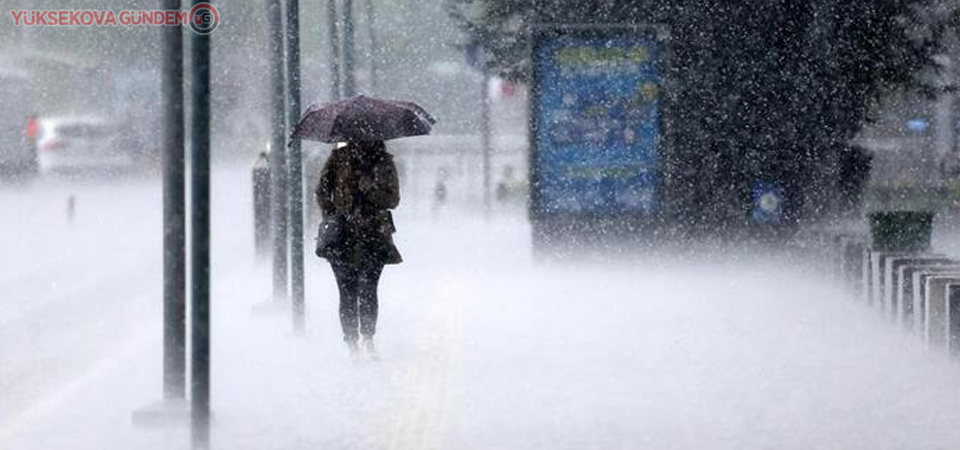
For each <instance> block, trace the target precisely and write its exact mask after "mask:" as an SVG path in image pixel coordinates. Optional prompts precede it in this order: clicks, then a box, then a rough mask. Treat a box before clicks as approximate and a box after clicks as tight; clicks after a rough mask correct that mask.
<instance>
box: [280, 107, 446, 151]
mask: <svg viewBox="0 0 960 450" xmlns="http://www.w3.org/2000/svg"><path fill="white" fill-rule="evenodd" d="M434 123H436V120H435V119H434V118H433V116H431V115H430V113H428V112H427V111H426V110H425V109H423V108H421V107H420V105H417V104H416V103H412V102H404V101H399V100H384V99H379V98H371V97H365V96H363V95H358V96H356V97H351V98H348V99H345V100H340V101H336V102H332V103H325V104H322V105H315V106H311V107H309V108H307V112H305V113H304V114H303V117H301V118H300V123H298V124H297V126H296V128H294V130H293V135H292V136H291V137H292V138H299V139H306V140H311V141H320V142H330V143H332V142H347V141H386V140H388V139H396V138H401V137H407V136H420V135H424V134H429V133H430V128H431V127H432V126H433V124H434Z"/></svg>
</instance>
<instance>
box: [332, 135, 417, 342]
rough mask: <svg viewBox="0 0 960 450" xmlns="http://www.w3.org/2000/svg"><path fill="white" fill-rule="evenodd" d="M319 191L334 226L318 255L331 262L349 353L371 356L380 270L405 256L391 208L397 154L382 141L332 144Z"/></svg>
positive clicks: (397, 198)
mask: <svg viewBox="0 0 960 450" xmlns="http://www.w3.org/2000/svg"><path fill="white" fill-rule="evenodd" d="M316 195H317V203H318V205H319V206H320V211H321V213H322V215H323V222H324V224H327V223H329V224H333V225H334V228H335V230H336V231H335V233H333V234H334V235H333V236H326V238H327V241H329V242H327V243H326V244H328V245H326V246H324V245H322V244H323V243H319V244H318V250H317V254H318V256H321V257H323V258H326V259H327V260H328V261H329V262H330V266H331V267H332V268H333V274H334V276H335V277H336V280H337V286H338V288H339V290H340V324H341V326H342V327H343V340H344V342H346V344H347V346H348V347H349V349H350V351H351V353H353V354H357V353H359V351H360V350H363V351H364V352H365V353H367V354H369V355H371V356H372V355H373V354H374V345H373V336H374V334H375V333H376V328H377V315H378V309H379V304H378V303H379V301H378V298H377V285H378V283H379V281H380V274H381V273H382V271H383V267H384V265H386V264H399V263H400V262H401V261H402V258H401V257H400V252H399V251H398V250H397V247H396V245H394V242H393V233H394V232H395V231H396V228H395V226H394V223H393V215H392V214H391V212H390V210H391V209H394V208H396V207H397V204H398V203H399V202H400V189H399V181H398V178H397V167H396V164H394V162H393V156H392V155H391V154H389V153H387V151H386V146H385V145H384V143H383V141H358V142H350V143H348V144H347V145H346V146H343V147H341V148H337V149H334V150H333V152H332V153H331V154H330V156H329V157H328V158H327V161H326V163H325V164H324V166H323V169H322V170H321V171H320V180H319V183H318V184H317V190H316ZM324 237H325V236H324V235H323V233H321V236H320V238H324ZM321 247H323V248H321Z"/></svg>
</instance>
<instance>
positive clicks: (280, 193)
mask: <svg viewBox="0 0 960 450" xmlns="http://www.w3.org/2000/svg"><path fill="white" fill-rule="evenodd" d="M267 15H268V20H269V23H270V49H271V52H270V67H271V68H272V69H273V98H272V99H271V100H272V102H273V104H272V105H273V119H272V120H273V140H272V144H271V151H270V176H271V183H270V184H271V187H270V191H271V197H272V199H271V200H272V202H271V206H272V207H273V298H274V300H286V299H287V287H288V283H289V280H288V274H287V262H288V258H289V256H290V255H289V253H288V249H287V204H288V202H287V155H286V147H287V146H286V145H285V144H286V142H285V141H286V135H287V132H286V129H285V126H286V122H285V120H286V107H285V103H286V102H285V101H284V100H285V97H286V91H285V89H284V79H283V6H282V5H281V4H280V0H270V2H269V3H268V4H267Z"/></svg>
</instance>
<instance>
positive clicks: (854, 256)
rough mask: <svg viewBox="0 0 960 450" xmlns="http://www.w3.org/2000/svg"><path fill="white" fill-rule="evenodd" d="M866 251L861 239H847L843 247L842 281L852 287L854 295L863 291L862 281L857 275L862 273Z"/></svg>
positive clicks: (863, 240) (864, 242)
mask: <svg viewBox="0 0 960 450" xmlns="http://www.w3.org/2000/svg"><path fill="white" fill-rule="evenodd" d="M866 250H867V243H866V240H865V239H863V238H862V237H855V238H851V239H849V240H848V241H847V242H846V243H845V244H844V246H843V266H842V269H841V270H842V272H843V279H844V281H845V282H846V283H847V284H848V285H850V286H852V287H853V292H854V293H855V294H860V293H862V291H863V280H862V279H860V277H859V275H860V274H861V273H862V272H863V253H864V252H865V251H866Z"/></svg>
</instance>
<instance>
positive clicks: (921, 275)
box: [911, 264, 960, 333]
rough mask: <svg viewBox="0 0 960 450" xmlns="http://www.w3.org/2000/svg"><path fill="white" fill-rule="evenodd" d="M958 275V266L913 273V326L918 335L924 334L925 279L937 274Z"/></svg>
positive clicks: (930, 268)
mask: <svg viewBox="0 0 960 450" xmlns="http://www.w3.org/2000/svg"><path fill="white" fill-rule="evenodd" d="M952 273H960V265H956V264H951V265H945V266H933V267H929V268H926V269H923V270H917V271H914V272H913V276H912V277H911V279H912V280H911V282H912V287H913V297H912V303H913V326H914V329H915V330H917V331H918V332H919V333H924V329H925V328H924V327H926V322H927V278H929V277H931V276H936V275H939V274H952Z"/></svg>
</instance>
